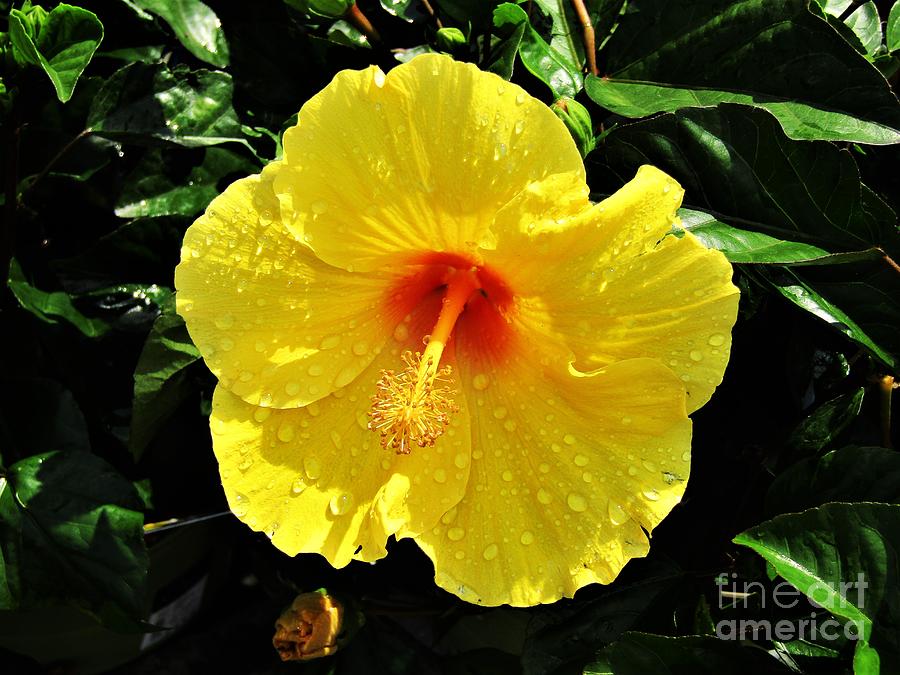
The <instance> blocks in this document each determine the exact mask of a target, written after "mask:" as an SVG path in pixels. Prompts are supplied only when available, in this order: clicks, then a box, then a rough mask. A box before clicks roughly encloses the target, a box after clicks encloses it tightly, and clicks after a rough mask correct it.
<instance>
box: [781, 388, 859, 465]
mask: <svg viewBox="0 0 900 675" xmlns="http://www.w3.org/2000/svg"><path fill="white" fill-rule="evenodd" d="M865 392H866V390H865V389H864V388H863V387H860V388H859V389H857V390H856V391H853V392H850V393H848V394H844V395H843V396H838V397H837V398H834V399H832V400H830V401H826V402H825V403H823V404H822V405H820V406H819V407H818V408H816V410H815V411H813V413H812V414H811V415H810V416H809V417H807V418H806V419H805V420H803V421H802V422H801V423H800V425H799V426H798V427H797V428H796V429H794V432H793V433H792V434H791V436H790V438H789V439H788V444H789V445H791V446H792V447H794V448H797V449H798V450H821V449H822V448H824V447H825V446H826V445H828V444H829V443H831V442H832V441H834V439H835V438H837V437H838V436H840V435H841V433H842V432H843V431H844V430H846V429H847V427H848V426H850V424H851V423H852V422H853V420H854V419H856V416H857V415H859V411H860V408H861V407H862V402H863V396H864V395H865Z"/></svg>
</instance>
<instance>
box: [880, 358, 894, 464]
mask: <svg viewBox="0 0 900 675" xmlns="http://www.w3.org/2000/svg"><path fill="white" fill-rule="evenodd" d="M897 386H898V385H897V383H895V382H894V377H893V375H885V376H884V377H882V378H881V379H879V380H878V389H879V390H880V392H881V445H882V447H884V448H888V449H890V448H892V447H893V443H891V395H892V394H893V393H894V389H896V388H897Z"/></svg>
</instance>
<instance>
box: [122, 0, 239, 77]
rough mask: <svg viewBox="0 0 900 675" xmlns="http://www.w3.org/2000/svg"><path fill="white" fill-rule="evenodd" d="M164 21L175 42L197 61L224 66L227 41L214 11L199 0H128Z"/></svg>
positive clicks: (219, 66) (226, 61)
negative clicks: (169, 28)
mask: <svg viewBox="0 0 900 675" xmlns="http://www.w3.org/2000/svg"><path fill="white" fill-rule="evenodd" d="M128 2H129V4H131V5H134V6H135V7H138V8H140V9H142V10H144V11H146V12H149V13H151V14H155V15H156V16H158V17H160V18H161V19H162V20H163V21H165V22H166V23H167V24H169V26H170V27H171V28H172V30H173V31H174V33H175V36H176V37H177V38H178V41H179V42H180V43H181V44H182V45H184V47H185V49H187V50H188V51H189V52H190V53H191V54H193V55H194V56H196V57H197V58H198V59H200V60H201V61H205V62H206V63H210V64H212V65H214V66H217V67H218V68H224V67H225V66H227V65H228V42H227V40H226V39H225V34H224V33H223V32H222V23H221V22H220V21H219V17H217V16H216V13H215V12H214V11H213V10H212V9H210V8H209V6H208V5H205V4H204V3H202V2H200V0H128Z"/></svg>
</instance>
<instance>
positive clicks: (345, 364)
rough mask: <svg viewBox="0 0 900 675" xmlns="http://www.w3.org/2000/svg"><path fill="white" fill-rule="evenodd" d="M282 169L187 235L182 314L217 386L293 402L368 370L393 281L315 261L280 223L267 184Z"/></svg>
mask: <svg viewBox="0 0 900 675" xmlns="http://www.w3.org/2000/svg"><path fill="white" fill-rule="evenodd" d="M282 167H283V165H282V164H280V163H278V162H274V163H272V164H270V165H269V166H267V167H266V169H265V170H264V171H263V173H262V175H261V176H250V177H249V178H244V179H242V180H239V181H237V182H235V183H232V184H231V185H230V186H229V187H228V189H227V190H225V192H224V193H222V194H221V195H219V196H218V197H216V199H215V200H213V202H212V204H210V206H209V208H208V209H207V210H206V213H205V214H204V215H203V216H201V217H200V218H198V219H197V221H196V222H195V223H194V224H193V225H191V227H190V228H189V229H188V231H187V233H186V234H185V238H184V245H183V247H182V251H181V264H180V265H179V266H178V268H177V269H176V271H175V285H176V288H177V289H178V294H177V307H178V312H179V313H180V314H181V315H182V316H183V317H184V319H185V321H186V323H187V327H188V330H189V331H190V334H191V338H192V339H193V340H194V343H195V344H196V345H197V347H198V348H199V349H200V352H201V353H202V354H203V357H204V359H205V360H206V363H207V365H208V366H209V368H210V370H212V372H213V373H214V374H215V375H216V376H217V377H218V378H219V381H220V385H221V386H222V387H224V388H225V389H228V390H229V391H231V392H232V393H234V394H236V395H237V396H239V397H240V398H242V399H243V400H244V401H246V402H248V403H252V404H261V405H265V406H272V407H276V408H290V407H295V406H298V405H305V404H307V403H309V402H311V401H316V400H319V399H321V398H323V397H324V396H327V395H328V394H329V393H331V392H332V391H334V390H335V389H338V388H340V387H342V386H344V385H346V384H347V383H348V382H350V381H351V380H352V379H353V378H354V377H356V376H357V375H358V374H359V373H360V372H362V370H363V369H365V368H366V367H367V366H368V365H369V364H370V363H371V362H372V359H373V358H375V354H376V352H377V351H378V350H379V349H381V347H382V346H383V345H384V343H385V341H386V339H387V336H389V335H390V332H391V331H392V330H393V328H394V325H396V322H397V320H398V318H402V317H396V316H394V315H392V314H391V313H390V312H386V311H383V304H384V303H383V302H382V301H383V298H384V294H385V293H386V292H387V289H388V288H389V286H390V280H391V279H393V277H388V276H386V275H384V274H378V273H371V274H368V275H365V276H363V275H359V274H350V273H348V272H346V271H344V270H341V269H338V268H335V267H331V266H329V265H326V264H324V263H323V262H321V261H320V260H318V259H317V258H316V257H315V256H314V255H313V254H312V252H311V251H310V250H309V249H307V248H306V247H304V246H303V245H302V244H300V243H298V242H297V240H296V239H295V238H294V236H293V235H292V234H291V233H290V232H288V231H287V230H286V229H285V228H284V227H283V226H282V224H281V221H280V218H279V207H278V202H277V200H276V198H275V194H274V192H273V191H272V181H273V180H274V177H275V176H277V175H278V173H279V172H280V171H281V170H282Z"/></svg>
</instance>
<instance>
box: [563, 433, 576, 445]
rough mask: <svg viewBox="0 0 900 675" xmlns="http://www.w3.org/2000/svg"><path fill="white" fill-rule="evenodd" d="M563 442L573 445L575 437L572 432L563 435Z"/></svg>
mask: <svg viewBox="0 0 900 675" xmlns="http://www.w3.org/2000/svg"><path fill="white" fill-rule="evenodd" d="M563 443H565V444H566V445H575V437H574V436H573V435H572V434H566V435H565V436H563Z"/></svg>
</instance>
